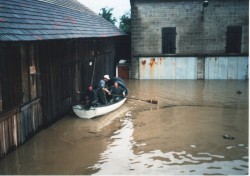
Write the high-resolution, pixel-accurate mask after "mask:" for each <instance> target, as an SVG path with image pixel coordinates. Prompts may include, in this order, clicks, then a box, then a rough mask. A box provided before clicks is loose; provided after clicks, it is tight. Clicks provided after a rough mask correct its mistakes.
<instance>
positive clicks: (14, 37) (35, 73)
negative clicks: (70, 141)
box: [0, 0, 126, 156]
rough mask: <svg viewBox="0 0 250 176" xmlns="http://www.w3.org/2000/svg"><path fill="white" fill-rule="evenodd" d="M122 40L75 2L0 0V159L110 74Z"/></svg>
mask: <svg viewBox="0 0 250 176" xmlns="http://www.w3.org/2000/svg"><path fill="white" fill-rule="evenodd" d="M125 36H126V34H125V33H124V32H122V31H120V30H119V29H118V28H117V27H116V26H114V25H113V24H111V23H110V22H108V21H106V20H105V19H104V18H102V17H100V16H98V15H97V14H95V13H94V12H92V11H91V10H90V9H88V8H86V7H85V6H83V5H82V4H80V3H79V2H78V1H76V0H22V1H20V0H8V1H0V156H4V155H5V154H6V153H7V152H9V151H11V150H13V149H15V148H16V147H17V146H19V145H21V144H23V143H24V142H25V141H27V140H28V139H29V138H30V137H32V136H33V135H34V134H35V133H37V132H38V131H39V130H41V129H42V128H44V127H46V126H48V125H50V124H51V123H53V122H54V121H55V120H57V119H59V118H60V117H62V115H63V114H64V113H66V112H68V111H69V110H70V109H71V105H72V103H74V102H76V101H78V99H79V97H78V95H77V94H76V90H83V89H85V87H87V85H89V84H93V85H94V84H96V83H97V82H98V80H99V79H101V78H102V76H103V75H104V74H109V75H110V76H115V63H116V62H117V61H116V60H119V57H122V56H121V55H120V54H119V53H116V51H117V47H116V44H119V42H120V41H121V40H123V37H125Z"/></svg>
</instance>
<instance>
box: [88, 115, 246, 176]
mask: <svg viewBox="0 0 250 176" xmlns="http://www.w3.org/2000/svg"><path fill="white" fill-rule="evenodd" d="M133 131H134V129H133V123H132V120H131V119H130V118H125V119H124V121H123V127H122V128H121V129H120V130H118V131H117V132H116V133H114V136H113V137H112V138H113V139H114V140H113V142H112V143H111V144H110V145H109V146H108V149H107V150H106V151H105V152H104V153H102V154H101V157H100V161H99V162H98V163H97V164H95V165H94V166H91V167H89V168H90V169H96V170H98V172H97V173H96V174H97V175H99V174H100V175H103V174H105V175H106V174H116V175H118V174H125V175H128V174H146V175H148V174H184V175H185V174H187V175H188V174H196V175H197V174H198V175H204V174H209V175H211V174H223V175H225V174H226V175H227V174H228V175H229V174H230V175H244V174H247V172H248V162H247V161H248V157H247V156H245V157H243V158H242V160H232V161H224V160H223V159H225V156H222V155H214V154H211V153H207V152H199V153H197V156H194V155H192V154H190V153H188V152H187V151H182V152H175V151H170V152H162V151H161V150H153V151H150V152H144V151H141V152H139V153H136V154H135V153H134V151H133V146H134V145H137V146H140V145H146V143H141V144H138V143H136V142H135V141H134V139H133V137H132V134H133ZM229 147H232V146H229ZM233 147H237V146H233ZM238 147H244V145H243V144H239V145H238Z"/></svg>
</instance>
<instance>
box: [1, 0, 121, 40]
mask: <svg viewBox="0 0 250 176" xmlns="http://www.w3.org/2000/svg"><path fill="white" fill-rule="evenodd" d="M120 35H125V33H124V32H122V31H121V30H120V29H118V28H117V27H116V26H115V25H113V24H112V23H110V22H108V21H107V20H105V19H104V18H102V17H100V16H99V15H97V14H95V13H94V12H92V11H91V10H90V9H88V8H87V7H85V6H83V5H82V4H80V3H79V2H78V1H76V0H0V41H32V40H49V39H66V38H89V37H112V36H120Z"/></svg>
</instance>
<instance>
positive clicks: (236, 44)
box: [226, 26, 242, 53]
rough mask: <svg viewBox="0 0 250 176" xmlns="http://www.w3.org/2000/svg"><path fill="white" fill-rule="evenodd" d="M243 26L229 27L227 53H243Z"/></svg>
mask: <svg viewBox="0 0 250 176" xmlns="http://www.w3.org/2000/svg"><path fill="white" fill-rule="evenodd" d="M241 37H242V27H241V26H228V27H227V43H226V53H240V52H241Z"/></svg>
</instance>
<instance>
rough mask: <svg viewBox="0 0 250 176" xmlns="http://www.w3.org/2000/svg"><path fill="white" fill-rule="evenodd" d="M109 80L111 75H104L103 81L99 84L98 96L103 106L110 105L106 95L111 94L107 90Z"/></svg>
mask: <svg viewBox="0 0 250 176" xmlns="http://www.w3.org/2000/svg"><path fill="white" fill-rule="evenodd" d="M109 80H110V78H109V75H104V76H103V79H102V80H100V81H99V84H98V92H97V96H98V101H99V103H100V104H102V105H105V104H107V103H108V102H107V97H106V94H110V93H109V90H108V89H107V86H106V82H107V81H109Z"/></svg>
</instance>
